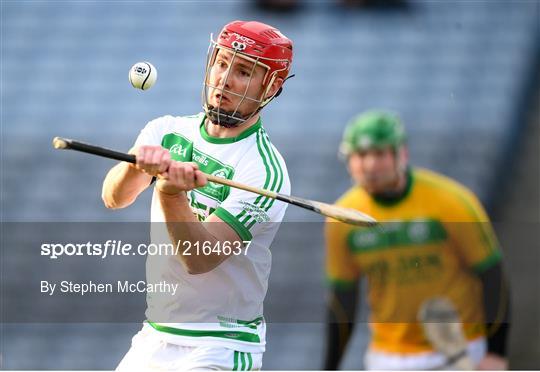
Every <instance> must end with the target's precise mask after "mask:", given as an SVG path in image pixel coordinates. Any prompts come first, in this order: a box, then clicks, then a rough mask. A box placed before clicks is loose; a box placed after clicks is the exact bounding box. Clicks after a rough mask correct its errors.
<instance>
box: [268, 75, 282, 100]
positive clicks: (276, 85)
mask: <svg viewBox="0 0 540 372" xmlns="http://www.w3.org/2000/svg"><path fill="white" fill-rule="evenodd" d="M282 85H283V79H282V78H279V77H278V78H276V79H274V81H273V82H272V85H271V86H270V89H269V90H268V93H266V97H264V98H265V99H267V98H270V97H272V96H273V95H274V94H276V92H278V91H279V89H281V86H282Z"/></svg>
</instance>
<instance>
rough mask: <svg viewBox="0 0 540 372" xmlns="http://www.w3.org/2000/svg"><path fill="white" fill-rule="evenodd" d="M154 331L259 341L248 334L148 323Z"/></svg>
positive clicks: (259, 340) (252, 334)
mask: <svg viewBox="0 0 540 372" xmlns="http://www.w3.org/2000/svg"><path fill="white" fill-rule="evenodd" d="M148 324H150V325H151V326H152V327H153V328H154V329H155V330H156V331H160V332H165V333H169V334H172V335H176V336H187V337H217V338H225V339H228V340H238V341H245V342H254V343H259V342H261V339H260V338H259V336H258V335H256V334H254V333H248V332H239V331H206V330H194V329H181V328H173V327H167V326H163V325H159V324H156V323H153V322H150V321H149V322H148Z"/></svg>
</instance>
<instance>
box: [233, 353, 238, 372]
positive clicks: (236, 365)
mask: <svg viewBox="0 0 540 372" xmlns="http://www.w3.org/2000/svg"><path fill="white" fill-rule="evenodd" d="M233 371H238V351H235V352H234V366H233Z"/></svg>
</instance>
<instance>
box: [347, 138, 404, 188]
mask: <svg viewBox="0 0 540 372" xmlns="http://www.w3.org/2000/svg"><path fill="white" fill-rule="evenodd" d="M405 156H406V155H405V153H404V151H402V150H401V149H400V150H399V151H398V153H397V154H396V152H395V151H394V149H393V148H391V147H387V148H382V149H370V150H364V151H356V152H354V153H353V154H351V155H350V156H349V159H348V168H349V172H350V174H351V177H352V178H353V180H354V181H355V182H356V183H357V184H358V185H360V186H362V187H363V188H364V189H365V190H366V191H367V192H368V193H370V194H380V193H387V192H391V191H393V190H394V189H395V188H396V187H397V185H398V183H399V177H400V171H401V169H403V166H402V165H401V164H403V162H404V161H406V160H405Z"/></svg>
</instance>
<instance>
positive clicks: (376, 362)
mask: <svg viewBox="0 0 540 372" xmlns="http://www.w3.org/2000/svg"><path fill="white" fill-rule="evenodd" d="M486 350H487V345H486V340H485V338H483V337H482V338H479V339H476V340H474V341H469V344H468V345H467V353H468V354H469V358H471V360H472V362H473V363H474V364H475V365H478V363H480V361H481V360H482V359H483V358H484V356H485V355H486ZM445 363H446V357H445V356H444V355H442V354H441V353H435V352H429V353H419V354H405V355H404V354H394V353H385V352H381V351H375V350H368V351H367V353H366V355H365V358H364V365H365V368H366V369H368V370H432V369H441V367H443V366H444V365H445ZM448 369H454V368H452V366H448Z"/></svg>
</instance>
